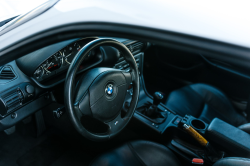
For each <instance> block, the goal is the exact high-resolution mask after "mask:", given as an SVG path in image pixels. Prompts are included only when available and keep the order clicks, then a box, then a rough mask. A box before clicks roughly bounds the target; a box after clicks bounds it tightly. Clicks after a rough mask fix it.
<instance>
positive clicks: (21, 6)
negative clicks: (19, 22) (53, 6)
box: [0, 0, 47, 22]
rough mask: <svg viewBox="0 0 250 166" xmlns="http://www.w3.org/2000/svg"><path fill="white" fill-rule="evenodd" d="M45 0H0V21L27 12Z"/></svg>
mask: <svg viewBox="0 0 250 166" xmlns="http://www.w3.org/2000/svg"><path fill="white" fill-rule="evenodd" d="M46 1H47V0H0V22H1V21H4V20H6V19H8V18H12V17H15V16H17V15H20V14H23V13H27V12H28V11H30V10H32V9H33V8H35V7H37V6H39V5H41V4H43V3H44V2H46Z"/></svg>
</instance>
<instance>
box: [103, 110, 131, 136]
mask: <svg viewBox="0 0 250 166" xmlns="http://www.w3.org/2000/svg"><path fill="white" fill-rule="evenodd" d="M126 121H127V120H126V119H124V118H122V117H121V113H120V114H119V115H118V116H117V117H116V118H115V119H113V120H112V121H109V122H104V123H105V124H106V125H108V127H109V128H108V134H109V135H112V134H114V133H117V132H118V131H120V130H121V129H122V127H123V126H124V124H125V123H126Z"/></svg>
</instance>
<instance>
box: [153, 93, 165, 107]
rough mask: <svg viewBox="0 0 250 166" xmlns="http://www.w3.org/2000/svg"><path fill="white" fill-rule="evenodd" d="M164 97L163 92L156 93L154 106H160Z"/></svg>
mask: <svg viewBox="0 0 250 166" xmlns="http://www.w3.org/2000/svg"><path fill="white" fill-rule="evenodd" d="M163 97H164V96H163V94H162V93H161V92H155V93H154V101H153V105H155V106H158V105H159V104H160V102H161V100H162V99H163Z"/></svg>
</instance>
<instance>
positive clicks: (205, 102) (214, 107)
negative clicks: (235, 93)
mask: <svg viewBox="0 0 250 166" xmlns="http://www.w3.org/2000/svg"><path fill="white" fill-rule="evenodd" d="M188 87H189V88H190V89H191V90H192V91H193V92H195V93H196V94H197V95H198V96H200V97H201V98H202V101H203V102H204V105H203V109H204V106H205V104H207V105H209V106H211V107H212V108H213V109H214V110H215V111H216V112H217V113H218V114H220V115H221V116H222V117H223V118H225V119H227V121H228V122H231V120H230V119H228V118H227V117H226V116H224V115H223V114H222V113H221V112H219V111H217V109H216V106H214V105H213V104H211V103H210V102H207V101H206V100H205V99H204V97H203V96H202V95H200V94H199V93H198V92H197V91H195V89H193V88H192V87H191V86H188ZM224 95H225V94H224ZM225 96H226V95H225ZM229 103H230V102H229ZM230 104H231V103H230ZM203 109H202V110H201V114H202V112H203ZM232 109H233V107H232ZM233 110H234V109H233ZM234 111H235V110H234ZM235 113H238V112H236V111H235ZM201 114H200V115H201ZM199 117H200V116H199Z"/></svg>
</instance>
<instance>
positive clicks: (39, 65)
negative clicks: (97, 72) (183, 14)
mask: <svg viewBox="0 0 250 166" xmlns="http://www.w3.org/2000/svg"><path fill="white" fill-rule="evenodd" d="M97 38H100V37H87V38H78V39H71V40H67V41H63V42H59V43H56V44H52V45H49V46H46V47H44V48H41V49H39V50H37V51H34V52H32V53H29V54H27V55H25V56H23V57H21V58H19V59H16V60H15V61H12V62H10V63H8V64H6V65H4V66H1V67H0V130H4V129H6V128H9V127H11V126H13V125H14V124H15V123H17V122H19V121H20V120H22V119H24V118H25V117H27V116H29V115H31V114H32V113H35V112H36V111H37V110H39V109H41V108H43V107H45V106H46V105H48V104H50V103H51V102H53V101H52V100H53V97H51V93H52V91H54V90H55V89H57V88H58V87H60V88H59V91H60V92H63V86H61V85H63V82H64V80H65V78H66V74H67V71H68V68H69V66H70V64H71V62H72V60H73V59H74V58H75V56H76V54H77V53H78V51H79V50H80V49H82V48H83V47H84V46H85V45H86V44H88V43H89V42H91V41H93V40H95V39H97ZM105 38H108V37H105ZM113 39H116V40H118V41H120V42H122V43H123V44H124V45H126V47H127V48H128V49H129V50H130V51H131V53H132V54H133V55H134V58H135V60H136V63H137V66H138V68H139V66H140V68H141V69H142V63H143V62H142V61H143V51H144V50H145V49H146V48H147V47H148V45H149V43H147V42H141V41H135V40H129V39H121V38H113ZM94 67H111V68H116V69H120V70H124V71H126V72H129V71H130V67H129V64H128V63H127V62H126V61H125V60H124V58H123V56H122V55H121V54H120V52H119V50H117V49H115V48H113V47H110V46H101V47H99V48H96V49H94V50H91V51H90V52H89V53H88V56H87V57H86V58H85V59H84V60H83V63H82V64H81V65H80V67H79V69H78V73H77V74H78V76H80V75H81V73H83V72H84V71H86V70H88V69H91V68H94ZM139 71H140V70H139ZM6 74H8V77H6ZM9 76H11V77H9ZM4 77H5V78H4ZM128 92H129V93H132V92H130V91H128ZM61 96H62V97H63V95H61Z"/></svg>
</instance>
